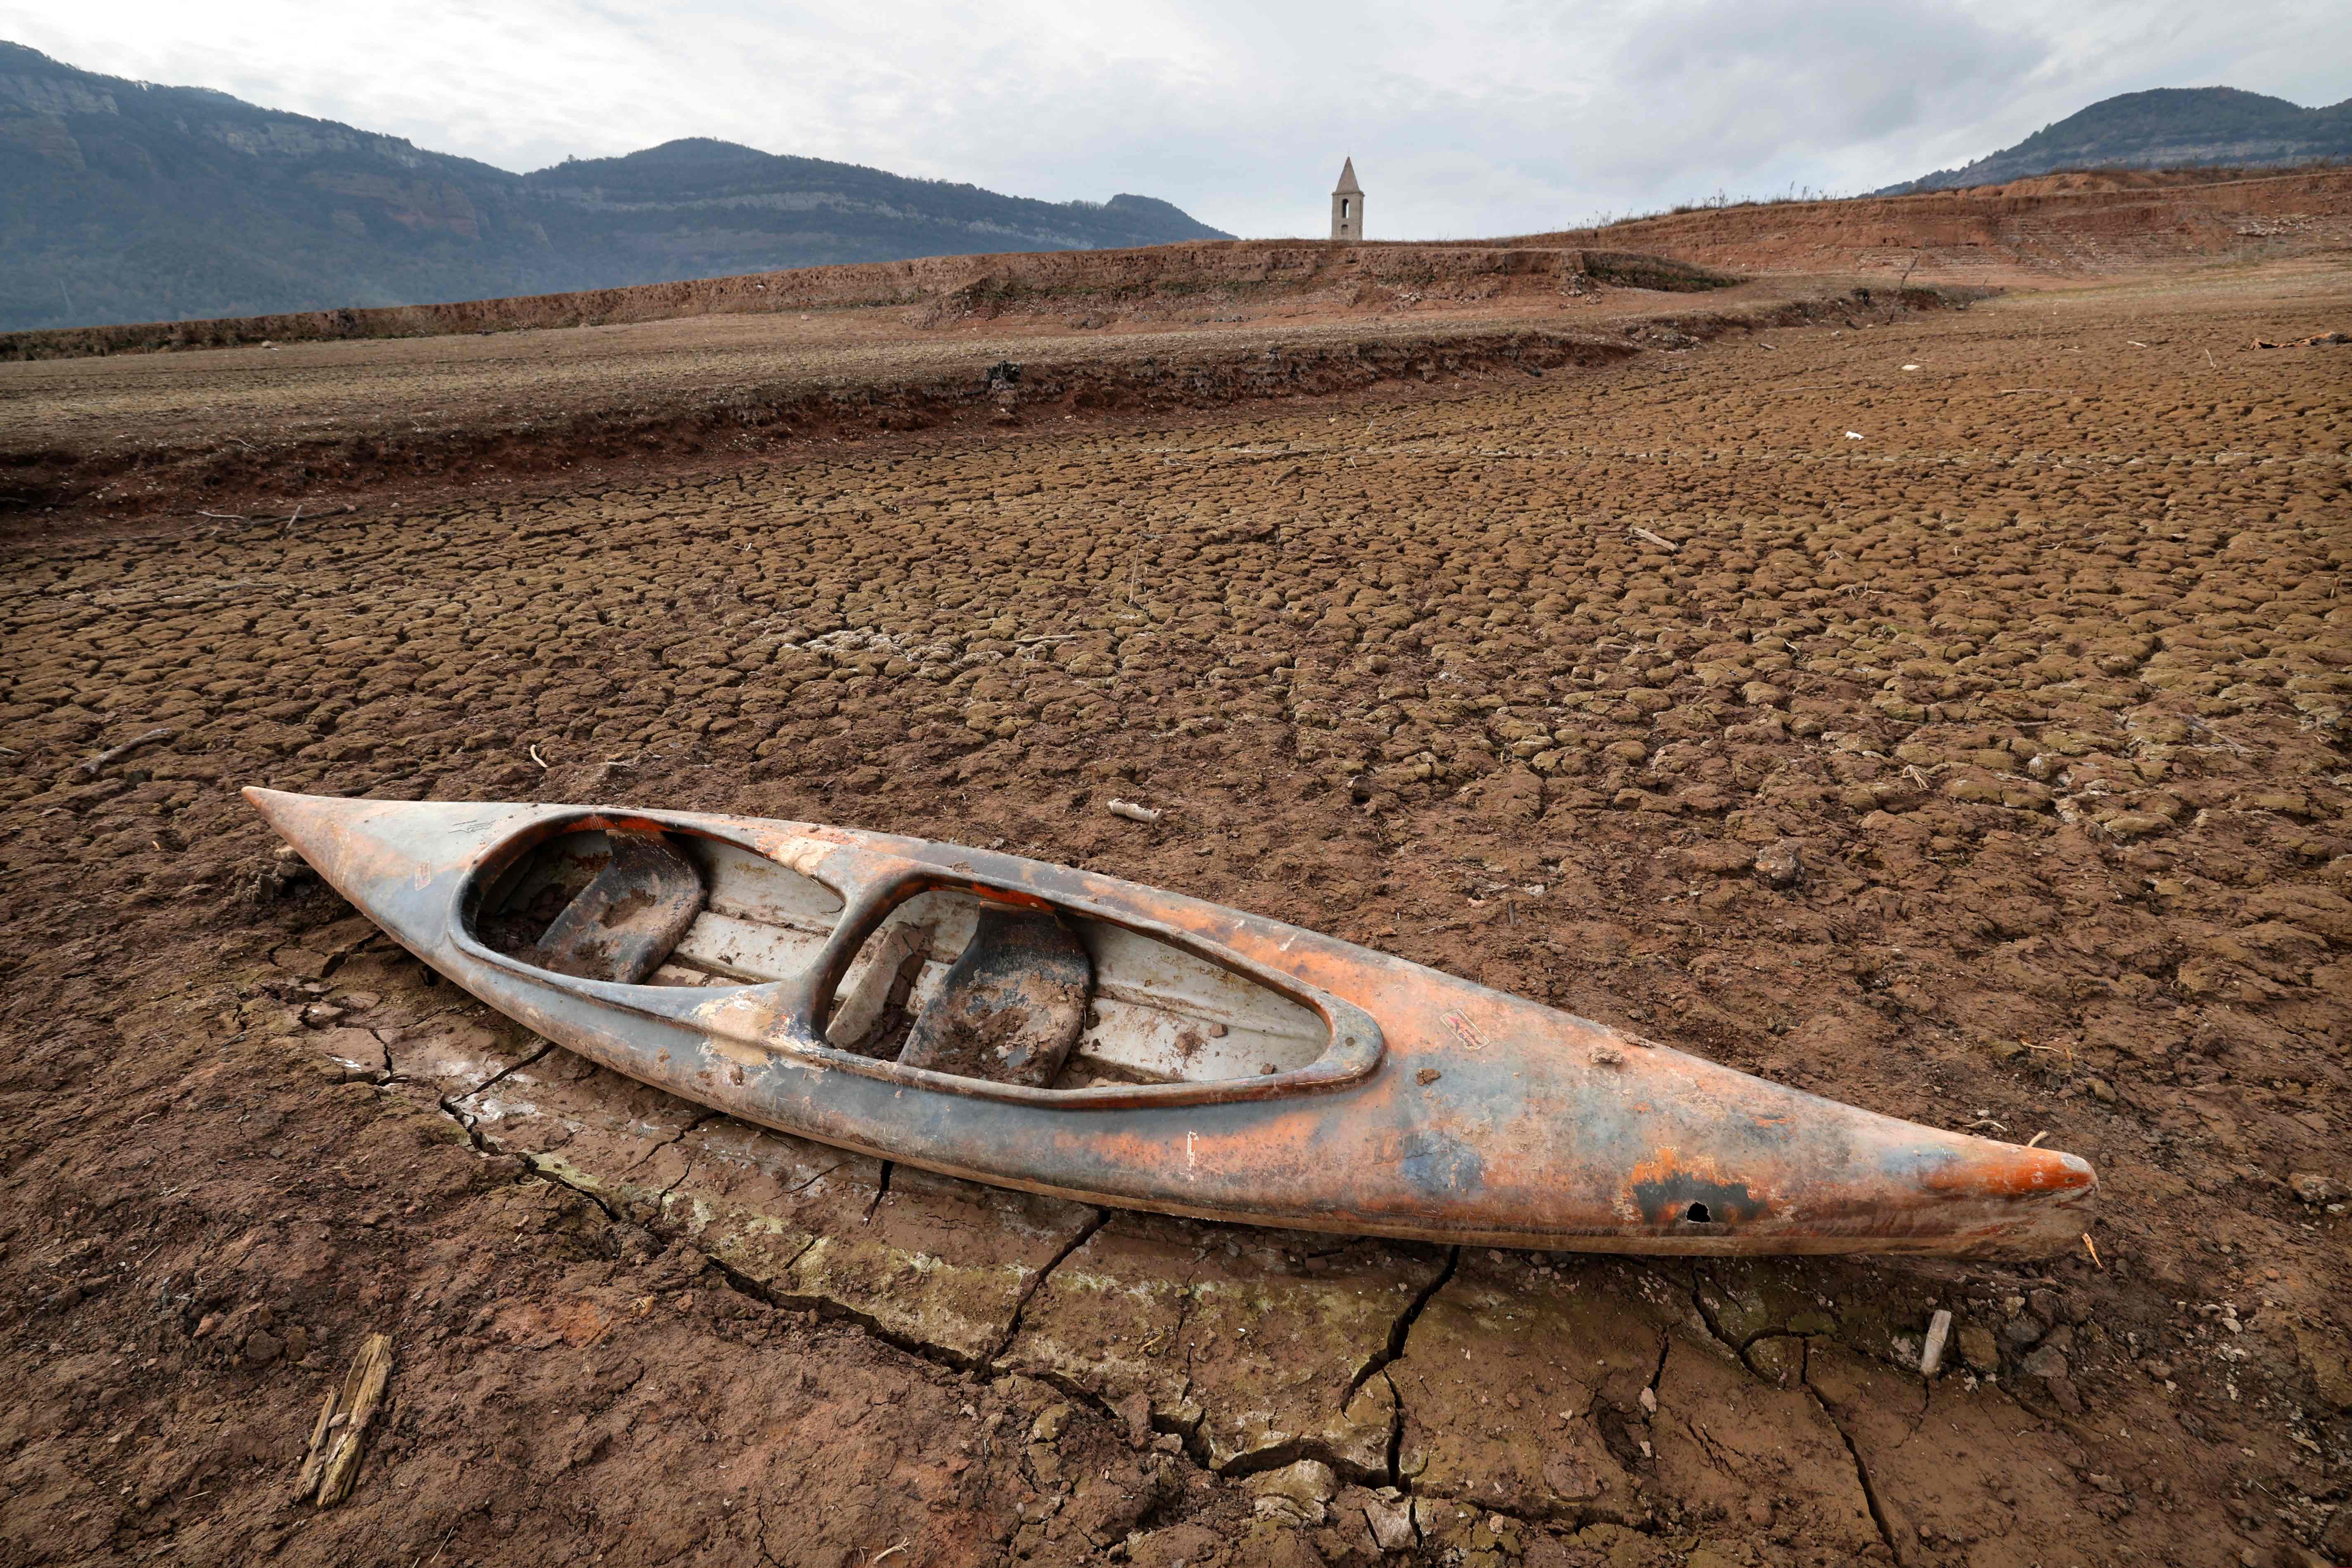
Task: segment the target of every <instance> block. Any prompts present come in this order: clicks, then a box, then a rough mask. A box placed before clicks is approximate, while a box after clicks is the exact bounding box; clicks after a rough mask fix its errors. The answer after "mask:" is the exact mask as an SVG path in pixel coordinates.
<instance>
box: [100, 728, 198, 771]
mask: <svg viewBox="0 0 2352 1568" xmlns="http://www.w3.org/2000/svg"><path fill="white" fill-rule="evenodd" d="M178 733H179V731H177V730H174V729H173V728H172V727H171V726H170V725H168V724H166V725H165V726H163V728H162V729H160V730H150V731H147V732H146V733H145V734H143V735H133V736H132V737H131V739H129V740H127V741H125V742H122V744H121V745H119V746H109V747H108V748H107V749H106V750H104V751H102V752H99V753H98V755H96V756H94V757H92V758H90V759H89V761H88V762H86V763H82V764H81V765H80V770H79V771H80V772H81V773H82V774H83V776H85V777H89V778H95V777H97V776H98V770H99V769H100V768H102V767H104V766H106V764H107V763H110V762H112V761H114V760H115V759H116V758H117V757H127V756H129V755H130V754H131V752H135V751H137V750H138V749H139V748H140V747H142V746H150V745H152V744H154V743H155V742H158V741H168V740H170V739H171V738H172V737H173V736H174V735H176V734H178Z"/></svg>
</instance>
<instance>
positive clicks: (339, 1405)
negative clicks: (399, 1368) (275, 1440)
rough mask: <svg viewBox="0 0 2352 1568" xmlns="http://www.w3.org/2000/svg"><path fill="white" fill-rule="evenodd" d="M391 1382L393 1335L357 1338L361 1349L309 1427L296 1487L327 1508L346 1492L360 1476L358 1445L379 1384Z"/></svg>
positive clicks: (377, 1406) (376, 1405)
mask: <svg viewBox="0 0 2352 1568" xmlns="http://www.w3.org/2000/svg"><path fill="white" fill-rule="evenodd" d="M391 1382H392V1337H391V1336H390V1335H389V1334H370V1335H369V1336H368V1337H367V1338H366V1339H364V1340H362V1341H361V1342H360V1353H359V1354H358V1355H356V1356H353V1357H352V1365H351V1370H350V1371H348V1372H346V1373H343V1381H342V1383H341V1385H340V1386H338V1387H336V1388H332V1389H330V1390H329V1391H328V1393H327V1402H326V1404H325V1405H321V1406H320V1410H319V1423H318V1425H317V1426H314V1427H312V1428H311V1429H310V1451H309V1453H308V1454H306V1455H305V1456H304V1457H303V1460H302V1479H301V1482H300V1485H299V1491H300V1493H301V1494H302V1495H303V1496H305V1497H310V1498H314V1499H315V1500H317V1502H318V1504H319V1506H320V1508H332V1507H334V1506H335V1505H336V1504H337V1503H339V1502H341V1501H342V1500H344V1499H345V1498H347V1497H349V1496H351V1493H352V1482H354V1481H356V1480H357V1479H359V1471H360V1446H361V1443H362V1440H363V1439H364V1438H365V1437H366V1436H367V1429H368V1425H369V1423H371V1422H373V1420H374V1419H375V1417H376V1412H377V1411H379V1410H381V1409H383V1394H384V1389H385V1388H386V1387H387V1386H388V1385H389V1384H391Z"/></svg>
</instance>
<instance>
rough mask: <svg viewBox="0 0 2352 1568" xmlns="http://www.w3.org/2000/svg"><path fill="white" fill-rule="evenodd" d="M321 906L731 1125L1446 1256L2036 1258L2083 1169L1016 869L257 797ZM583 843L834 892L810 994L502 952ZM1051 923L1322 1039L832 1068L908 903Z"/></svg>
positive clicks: (1080, 874) (1420, 977)
mask: <svg viewBox="0 0 2352 1568" xmlns="http://www.w3.org/2000/svg"><path fill="white" fill-rule="evenodd" d="M246 794H247V798H248V799H250V800H251V801H252V802H253V803H254V805H256V806H257V807H258V808H259V809H260V810H261V812H262V813H263V814H264V815H265V816H267V817H268V819H269V821H270V823H271V825H272V826H275V827H276V828H277V829H278V832H279V833H280V834H281V835H283V836H284V837H286V839H287V840H288V841H289V842H290V843H291V844H293V845H294V847H296V848H297V849H299V851H300V852H301V854H302V855H303V857H304V858H305V859H307V860H308V861H309V862H310V864H311V866H312V867H314V868H316V869H317V870H318V871H319V872H320V875H321V876H323V877H324V878H326V879H327V880H328V881H329V882H330V883H331V884H332V885H333V886H334V887H335V888H336V889H338V890H340V891H341V893H342V894H343V895H344V897H346V898H348V899H349V900H351V901H352V903H353V904H355V905H356V906H358V907H359V908H360V909H361V910H364V911H365V912H366V913H367V914H368V915H369V916H370V917H371V918H372V919H373V920H374V921H376V922H377V923H378V924H380V925H381V926H383V929H384V930H385V931H388V932H389V933H390V934H391V935H392V936H393V937H394V938H395V939H396V940H398V941H399V942H401V943H402V944H403V945H404V946H405V947H407V948H408V949H409V950H410V951H411V952H414V953H415V954H416V955H417V957H419V958H420V959H422V960H423V961H425V963H429V964H431V965H432V966H433V967H434V968H436V969H437V970H439V971H440V972H441V973H443V974H445V975H446V976H447V977H448V978H449V979H450V980H451V981H453V982H455V983H456V984H458V985H459V986H462V987H463V988H465V989H466V990H467V991H469V992H471V993H473V994H475V995H477V996H478V997H480V998H481V999H482V1000H483V1001H485V1002H487V1003H488V1004H489V1005H492V1006H494V1007H497V1008H498V1009H499V1011H501V1012H503V1013H506V1014H507V1015H508V1016H511V1017H513V1018H515V1019H517V1020H518V1021H520V1022H521V1023H523V1024H524V1025H526V1026H529V1027H530V1028H532V1029H535V1030H537V1031H538V1032H540V1033H541V1034H542V1035H544V1036H546V1037H548V1038H550V1039H552V1040H555V1041H557V1042H559V1043H561V1044H562V1045H563V1046H565V1047H568V1048H570V1049H572V1050H573V1051H576V1052H578V1053H579V1054H581V1055H582V1056H584V1057H587V1058H590V1059H592V1060H594V1061H597V1062H601V1063H603V1064H604V1065H605V1066H607V1067H610V1068H614V1070H616V1071H619V1072H622V1073H625V1074H627V1075H629V1076H631V1077H633V1078H636V1079H642V1080H643V1081H645V1082H647V1083H650V1084H654V1085H656V1086H657V1087H659V1088H662V1089H667V1090H669V1091H671V1092H672V1093H675V1094H677V1095H679V1096H681V1097H682V1098H685V1099H688V1100H694V1101H696V1102H698V1103H699V1104H702V1105H706V1106H709V1107H710V1108H712V1109H714V1110H723V1111H726V1112H728V1113H729V1114H730V1115H734V1116H738V1117H740V1118H742V1119H743V1120H745V1121H754V1122H758V1123H761V1124H762V1125H764V1126H768V1127H772V1128H775V1129H777V1130H778V1131H784V1132H790V1133H794V1134H797V1135H799V1136H802V1137H805V1138H811V1139H815V1140H817V1141H819V1142H825V1143H830V1144H834V1145H837V1146H839V1147H842V1148H847V1149H855V1150H859V1151H862V1152H867V1153H871V1154H875V1155H878V1156H881V1157H883V1158H887V1159H890V1160H898V1161H904V1162H906V1163H909V1164H914V1165H919V1166H922V1167H924V1168H926V1169H929V1170H934V1171H940V1172H943V1173H948V1174H952V1175H959V1176H965V1177H970V1178H971V1179H973V1180H977V1181H982V1182H989V1183H993V1184H999V1185H1003V1186H1011V1187H1018V1188H1023V1189H1025V1190H1028V1191H1032V1192H1038V1193H1046V1194H1055V1195H1059V1196H1065V1197H1070V1198H1075V1199H1078V1200H1080V1201H1084V1202H1087V1203H1093V1204H1102V1205H1111V1206H1116V1207H1124V1208H1135V1209H1147V1210H1153V1211H1157V1212H1160V1213H1166V1214H1177V1215H1193V1216H1196V1217H1201V1218H1206V1219H1217V1220H1230V1221H1236V1222H1242V1223H1247V1224H1253V1225H1271V1226H1292V1227H1297V1228H1302V1229H1308V1230H1316V1231H1325V1232H1336V1233H1343V1234H1360V1235H1372V1236H1387V1237H1412V1238H1419V1239H1423V1240H1431V1241H1440V1242H1467V1243H1475V1244H1479V1245H1485V1246H1496V1247H1535V1248H1543V1249H1549V1250H1588V1251H1611V1252H1629V1253H1684V1254H1717V1255H1721V1254H1760V1253H1859V1252H1907V1253H1929V1254H1939V1255H1947V1256H1976V1257H2007V1258H2032V1257H2043V1256H2048V1255H2050V1254H2053V1253H2054V1252H2057V1251H2061V1250H2063V1249H2065V1248H2067V1247H2073V1246H2075V1245H2077V1240H2078V1237H2080V1235H2081V1234H2082V1233H2083V1231H2084V1229H2085V1228H2086V1227H2087V1226H2088V1224H2089V1207H2090V1205H2091V1203H2092V1200H2093V1198H2094V1196H2095V1191H2096V1186H2097V1183H2096V1179H2095V1176H2094V1175H2093V1173H2092V1171H2091V1167H2090V1166H2089V1164H2088V1163H2085V1162H2084V1161H2083V1160H2082V1159H2080V1158H2079V1157H2077V1156H2074V1155H2072V1154H2066V1153H2062V1152H2057V1151H2054V1150H2049V1149H2028V1148H2022V1147H2020V1146H2017V1145H2014V1144H2008V1143H1998V1142H1990V1141H1988V1140H1984V1139H1979V1138H1971V1137H1968V1136H1965V1135H1962V1134H1958V1133H1954V1132H1948V1131H1941V1130H1938V1129H1935V1128H1928V1127H1922V1126H1917V1125H1915V1124H1913V1123H1910V1122H1906V1121H1897V1120H1895V1119H1892V1118H1888V1117H1884V1116H1879V1115H1876V1114H1874V1113H1872V1112H1869V1111H1865V1110H1858V1109H1855V1108H1853V1107H1851V1106H1846V1105H1841V1104H1839V1103H1837V1102H1835V1101H1832V1100H1822V1099H1820V1098H1818V1097H1816V1096H1813V1095H1809V1094H1805V1093H1802V1092H1801V1091H1799V1090H1796V1089H1790V1088H1787V1087H1785V1086H1783V1085H1780V1084H1775V1083H1771V1082H1768V1081H1766V1080H1764V1079H1756V1078H1752V1077H1749V1076H1748V1075H1747V1074H1744V1073H1739V1072H1736V1071H1733V1070H1731V1069H1729V1068H1724V1067H1720V1066H1718V1065H1717V1064H1715V1063H1712V1062H1708V1061H1706V1060H1703V1059H1701V1058H1696V1057H1692V1056H1688V1055H1685V1054H1684V1053H1682V1052H1680V1051H1676V1050H1674V1049H1672V1048H1670V1047H1664V1046H1662V1045H1656V1044H1653V1043H1649V1042H1645V1041H1641V1040H1638V1039H1633V1038H1629V1037H1625V1036H1622V1035H1620V1034H1618V1033H1617V1032H1615V1031H1613V1030H1612V1029H1609V1028H1607V1027H1605V1026H1601V1025H1599V1024H1595V1023H1592V1022H1591V1021H1589V1020H1586V1019H1582V1018H1578V1017H1574V1016H1570V1015H1568V1014H1565V1013H1560V1012H1558V1011H1555V1010H1554V1009H1551V1008H1549V1007H1544V1006H1540V1005H1536V1004H1534V1003H1530V1002H1528V1001H1525V1000H1522V999H1520V998H1517V997H1513V996H1508V995H1504V994H1500V993H1497V992H1494V991H1490V990H1487V989H1486V988H1485V987H1483V986H1478V985H1475V984H1470V983H1469V982H1466V981H1463V980H1458V979H1455V978H1454V977H1452V976H1450V975H1445V974H1441V973H1436V972H1434V971H1432V970H1428V969H1423V968H1422V967H1420V966H1419V965H1416V964H1412V963H1404V962H1402V960H1399V959H1395V958H1391V957H1389V956H1387V955H1385V954H1382V953H1379V952H1370V951H1368V950H1366V949H1363V948H1359V947H1355V946H1352V945H1350V944H1349V943H1346V942H1337V941H1334V940H1332V939H1331V938H1328V937H1325V936H1321V935H1318V934H1317V933H1315V932H1313V931H1303V930H1300V929H1298V928H1297V927H1294V926H1287V925H1283V924H1281V923H1279V922H1277V921H1269V920H1265V919H1261V918H1259V917H1256V916H1253V915H1247V914H1243V913H1240V912H1237V911H1235V910H1228V909H1223V908H1221V907H1218V906H1216V905H1212V904H1207V903H1203V902H1201V901H1199V900H1192V899H1187V898H1183V897H1181V896H1178V895H1175V894H1171V893H1166V892H1161V891H1158V890H1156V889H1150V888H1143V887H1139V886H1137V885H1135V884H1133V883H1129V882H1122V881H1119V880H1117V879H1112V878H1108V877H1101V876H1097V875H1094V874H1091V873H1088V872H1084V871H1077V870H1073V869H1070V868H1065V867H1059V866H1053V865H1048V864H1045V863H1042V862H1039V861H1034V860H1026V859H1022V858H1017V857H1013V856H1004V855H995V854H991V853H988V852H986V851H982V850H978V849H970V848H965V847H959V846H954V845H947V844H940V843H935V842H930V841H928V840H922V839H913V838H905V837H895V836H890V835H885V834H875V833H865V832H859V831H856V830H852V829H845V828H839V827H829V826H818V825H813V824H804V823H793V822H774V821H765V820H761V819H755V818H747V817H728V816H699V815H694V814H687V813H668V812H627V813H621V812H614V811H611V810H594V809H590V808H584V807H572V806H546V805H460V804H446V803H437V802H434V803H408V802H378V801H361V800H337V799H322V798H317V797H310V796H301V795H283V794H278V793H275V792H271V791H266V790H257V789H255V790H247V792H246ZM583 825H587V826H597V827H607V826H609V827H611V828H615V829H645V828H659V829H662V830H664V831H667V832H669V833H673V834H682V835H690V836H704V837H711V838H716V839H720V840H723V841H726V842H728V843H731V844H734V845H737V846H740V847H746V848H749V849H751V850H753V851H755V852H756V853H758V854H759V855H761V856H764V857H766V858H769V859H771V860H773V861H775V862H777V863H779V864H782V865H783V866H787V867H791V868H794V869H796V870H798V871H800V872H802V873H804V874H805V875H807V876H809V877H812V878H814V879H816V880H818V881H819V882H822V883H823V884H824V885H825V886H826V887H829V888H831V889H834V890H835V892H837V893H838V894H839V895H840V896H841V898H842V900H843V903H844V906H845V909H844V913H843V915H842V918H841V922H840V929H841V931H842V933H843V934H842V935H841V936H840V937H838V938H837V939H836V940H835V941H834V942H831V943H830V945H828V947H827V948H826V950H825V952H824V955H823V957H822V958H821V959H820V961H819V962H818V963H816V964H814V966H813V969H812V972H811V973H809V974H808V975H806V976H803V977H800V978H797V979H793V980H787V981H782V982H778V983H776V984H764V985H747V986H743V987H741V988H740V989H735V990H730V991H724V992H700V991H665V990H662V989H660V988H657V987H651V986H638V985H621V984H608V983H604V982H600V981H593V980H577V979H572V978H568V977H565V976H562V975H559V974H554V973H548V972H545V971H540V970H534V969H532V968H530V967H529V966H528V965H524V964H520V963H516V962H514V961H513V960H512V959H510V958H507V957H504V956H502V955H500V954H499V953H496V952H491V951H489V950H488V949H487V948H485V947H483V946H482V944H481V943H480V942H478V941H477V940H475V938H474V937H473V935H472V934H471V933H470V931H468V930H467V920H466V913H465V910H466V907H467V906H466V900H467V896H468V890H469V889H472V888H474V887H475V886H477V883H478V879H480V878H482V877H484V876H487V875H488V873H489V871H490V870H492V869H494V868H496V867H497V866H498V865H499V863H500V862H501V861H502V860H504V859H506V858H511V857H512V856H514V855H515V854H517V853H518V852H519V850H520V847H523V846H526V845H528V844H530V843H531V842H532V841H534V840H536V839H538V838H541V837H546V836H548V835H551V834H553V833H556V832H559V831H566V830H571V829H573V828H577V827H580V826H583ZM933 887H939V888H953V889H959V890H969V891H971V892H973V893H976V894H978V895H979V896H981V897H982V898H984V899H987V900H992V901H993V902H996V903H1000V904H1003V905H1004V906H1007V907H1029V908H1036V907H1040V906H1047V907H1052V908H1054V909H1057V910H1062V911H1064V912H1065V913H1066V914H1070V915H1073V916H1076V917H1083V918H1086V919H1088V920H1093V921H1103V922H1108V923H1110V924H1116V925H1118V926H1122V927H1125V928H1127V929H1129V930H1130V931H1138V932H1142V933H1145V934H1148V935H1150V936H1152V937H1154V938H1156V939H1158V940H1160V941H1163V942H1169V943H1171V944H1174V945H1177V946H1180V947H1181V948H1182V949H1184V950H1186V951H1188V952H1192V953H1193V954H1196V955H1198V956H1200V957H1202V958H1206V959H1209V960H1212V961H1213V962H1215V963H1219V964H1221V965H1223V966H1225V967H1226V968H1228V969H1231V970H1233V971H1234V972H1236V973H1244V974H1246V975H1250V976H1255V977H1258V978H1259V979H1261V980H1263V981H1265V983H1267V984H1273V985H1276V986H1279V987H1280V988H1281V989H1282V990H1283V991H1284V992H1285V994H1288V995H1290V996H1292V997H1294V998H1296V999H1297V1000H1299V1001H1301V1002H1303V1003H1305V1004H1306V1005H1309V1006H1311V1007H1313V1008H1314V1009H1315V1011H1316V1012H1318V1014H1320V1015H1321V1016H1322V1017H1323V1018H1324V1019H1325V1020H1326V1022H1327V1023H1328V1025H1329V1027H1330V1043H1329V1047H1328V1050H1327V1051H1326V1054H1325V1055H1324V1056H1323V1057H1322V1058H1320V1059H1318V1061H1316V1062H1315V1063H1314V1064H1313V1065H1312V1066H1311V1067H1307V1068H1302V1069H1299V1070H1297V1071H1287V1072H1281V1073H1276V1074H1273V1075H1271V1076H1268V1077H1265V1078H1258V1079H1234V1080H1222V1081H1212V1082H1200V1083H1172V1084H1150V1085H1142V1086H1136V1087H1121V1086H1108V1087H1102V1088H1089V1089H1079V1090H1076V1091H1056V1090H1051V1089H1037V1088H1034V1087H1026V1086H1023V1085H1019V1084H1006V1083H992V1082H980V1081H976V1080H973V1079H963V1078H957V1077H953V1076H950V1075H948V1074H944V1073H940V1072H934V1071H927V1070H924V1069H923V1068H919V1067H908V1066H903V1065H899V1064H897V1063H891V1062H879V1061H874V1060H868V1059H866V1058H857V1057H852V1056H848V1055H846V1054H845V1053H843V1052H841V1051H838V1050H835V1049H833V1048H831V1047H828V1045H827V1044H826V1042H825V1039H824V1031H823V1029H822V1026H821V1025H820V1024H819V1022H818V1018H817V1015H818V1013H819V1011H820V1009H821V1008H822V1006H823V1005H824V1003H823V1002H822V1001H821V998H824V997H829V996H830V995H831V994H832V987H833V985H834V984H835V982H837V981H838V980H839V979H840V977H841V975H842V973H844V971H845V968H846V966H847V965H848V963H849V961H850V957H851V953H852V952H853V951H854V950H855V946H856V936H857V933H858V932H859V931H861V930H862V929H871V927H872V924H873V922H874V921H877V920H878V919H879V918H881V916H882V914H883V913H884V912H886V911H887V910H889V909H890V908H892V907H894V906H895V905H896V904H897V903H898V901H899V900H904V899H905V898H907V897H908V896H909V892H910V890H912V889H919V888H933Z"/></svg>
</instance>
